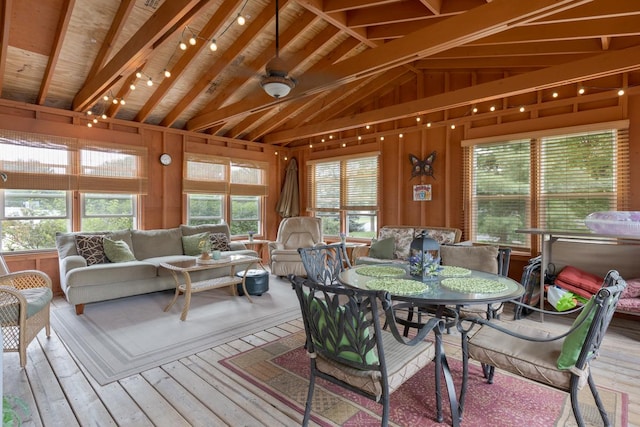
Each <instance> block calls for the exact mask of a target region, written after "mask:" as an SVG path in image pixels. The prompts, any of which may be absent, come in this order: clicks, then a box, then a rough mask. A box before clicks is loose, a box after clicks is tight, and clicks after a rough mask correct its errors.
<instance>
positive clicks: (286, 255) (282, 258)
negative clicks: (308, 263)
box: [271, 249, 302, 263]
mask: <svg viewBox="0 0 640 427" xmlns="http://www.w3.org/2000/svg"><path fill="white" fill-rule="evenodd" d="M271 261H278V262H299V263H302V258H300V254H299V253H298V250H297V249H280V250H277V251H273V252H271Z"/></svg>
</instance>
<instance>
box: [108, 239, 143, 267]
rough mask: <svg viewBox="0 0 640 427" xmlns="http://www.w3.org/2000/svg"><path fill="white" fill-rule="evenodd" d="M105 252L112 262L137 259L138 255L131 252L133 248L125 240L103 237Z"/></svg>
mask: <svg viewBox="0 0 640 427" xmlns="http://www.w3.org/2000/svg"><path fill="white" fill-rule="evenodd" d="M102 243H103V245H104V254H105V255H106V256H107V258H108V259H109V261H111V262H127V261H135V260H136V257H135V256H134V255H133V252H131V248H129V245H127V242H125V241H124V240H111V239H108V238H106V237H105V238H104V239H102Z"/></svg>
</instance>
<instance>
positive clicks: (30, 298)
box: [0, 288, 53, 325]
mask: <svg viewBox="0 0 640 427" xmlns="http://www.w3.org/2000/svg"><path fill="white" fill-rule="evenodd" d="M20 293H21V294H22V296H24V298H25V299H26V300H27V319H28V318H29V317H31V316H33V315H34V314H36V313H38V312H39V311H40V310H42V309H43V308H44V307H46V306H47V304H49V303H50V302H51V300H52V298H53V292H52V291H51V289H49V288H30V289H24V290H22V291H20ZM5 302H6V303H2V302H0V313H1V314H2V324H3V325H8V324H17V323H18V321H19V317H20V316H19V313H20V305H19V304H18V300H17V299H15V298H7V299H6V300H5Z"/></svg>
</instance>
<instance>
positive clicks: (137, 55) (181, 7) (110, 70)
mask: <svg viewBox="0 0 640 427" xmlns="http://www.w3.org/2000/svg"><path fill="white" fill-rule="evenodd" d="M209 1H211V0H201V1H198V0H172V1H167V2H164V3H163V4H162V6H160V7H159V8H158V10H157V11H156V12H155V13H154V14H153V15H152V16H151V17H150V18H149V19H148V20H147V22H145V23H144V24H143V25H142V27H140V29H139V30H138V31H137V32H136V33H135V34H134V35H133V37H131V38H130V39H129V41H128V42H127V43H126V44H125V45H124V46H123V47H122V49H120V51H119V52H118V53H116V54H115V55H114V56H113V58H112V59H111V60H110V61H109V62H108V63H107V64H106V65H105V66H104V67H103V68H102V69H101V70H100V71H99V72H98V73H97V74H96V75H95V76H90V78H89V80H87V81H86V82H85V84H84V86H83V87H82V88H81V89H80V91H79V92H78V94H77V95H76V96H75V98H74V100H73V110H74V111H81V110H83V109H84V108H86V107H87V106H89V105H90V104H91V103H92V102H94V101H95V100H96V99H97V97H99V96H100V94H101V93H103V92H104V91H105V90H106V89H107V88H109V87H110V86H111V85H113V84H114V83H115V82H116V81H117V80H119V79H120V78H121V77H122V73H123V72H125V71H126V70H127V68H132V67H135V66H136V65H138V64H139V63H141V62H142V61H143V60H144V59H145V58H146V57H147V56H148V55H149V53H150V52H151V47H152V46H153V44H154V43H155V42H156V41H157V40H158V39H159V38H161V37H162V36H163V35H164V34H165V32H166V31H167V30H169V29H170V28H172V26H173V25H174V24H175V23H176V22H178V21H179V20H180V19H181V18H182V16H184V15H185V14H187V13H189V12H190V11H191V10H192V9H193V8H202V7H204V6H205V5H206V4H207V3H209Z"/></svg>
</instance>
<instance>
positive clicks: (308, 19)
mask: <svg viewBox="0 0 640 427" xmlns="http://www.w3.org/2000/svg"><path fill="white" fill-rule="evenodd" d="M319 20H320V18H318V17H317V16H316V15H314V14H313V13H311V12H308V11H307V12H304V13H303V14H302V16H301V17H300V18H298V19H296V21H295V22H294V23H293V24H291V25H290V26H289V27H288V28H287V29H286V30H285V31H284V32H283V33H282V34H281V35H280V50H281V51H285V50H286V48H287V46H288V45H289V44H290V43H292V42H294V41H296V40H297V39H298V38H299V37H302V35H303V34H304V32H305V31H306V29H307V28H310V27H311V26H312V25H313V24H314V23H316V22H317V21H319ZM334 29H335V27H334ZM335 31H337V29H335ZM316 38H317V37H316ZM275 50H276V42H275V40H274V41H272V42H271V43H270V44H269V46H267V47H266V48H265V49H264V50H263V51H262V53H261V54H260V55H259V56H258V57H256V59H254V60H253V61H251V62H250V63H249V64H247V69H249V70H264V67H265V66H266V64H267V63H268V62H269V61H270V60H271V58H273V52H275ZM256 73H257V71H256ZM246 84H255V80H254V76H251V75H249V74H247V75H244V76H243V75H238V76H235V77H234V78H233V80H232V81H231V82H229V83H228V84H227V85H226V86H225V87H224V88H223V89H222V90H221V91H219V92H218V93H217V94H216V95H215V96H214V97H213V98H212V99H211V101H209V103H208V104H207V105H206V106H205V107H204V108H202V109H201V110H200V111H199V112H198V114H204V113H208V112H210V111H214V110H217V109H218V108H219V107H220V106H222V105H224V103H225V102H227V100H228V99H229V98H231V97H232V96H233V94H234V93H235V92H236V91H238V90H239V89H240V88H241V87H243V86H245V85H246Z"/></svg>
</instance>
